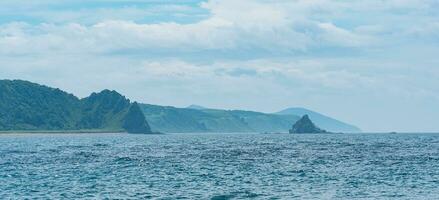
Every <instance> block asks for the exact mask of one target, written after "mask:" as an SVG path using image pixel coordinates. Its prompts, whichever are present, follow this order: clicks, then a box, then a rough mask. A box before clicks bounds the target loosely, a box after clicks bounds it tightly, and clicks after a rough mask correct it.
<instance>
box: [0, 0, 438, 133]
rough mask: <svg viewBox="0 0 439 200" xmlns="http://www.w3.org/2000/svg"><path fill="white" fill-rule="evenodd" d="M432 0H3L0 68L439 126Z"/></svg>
mask: <svg viewBox="0 0 439 200" xmlns="http://www.w3.org/2000/svg"><path fill="white" fill-rule="evenodd" d="M438 10H439V1H437V0H367V1H363V0H350V1H340V0H279V1H275V0H273V1H269V0H239V1H237V0H205V1H199V0H178V1H177V0H105V1H104V0H34V1H25V0H2V1H0V79H25V80H29V81H34V82H37V83H40V84H45V85H49V86H51V87H57V88H61V89H63V90H65V91H68V92H70V93H73V94H75V95H77V96H79V97H86V96H88V95H89V94H90V93H92V92H95V91H100V90H103V89H107V88H108V89H114V90H117V91H119V92H120V93H122V94H124V95H125V96H127V97H129V98H130V99H131V100H135V101H139V102H144V103H150V104H158V105H171V106H177V107H186V106H188V105H190V104H198V105H202V106H205V107H211V108H225V109H244V110H255V111H262V112H276V111H280V110H282V109H285V108H288V107H305V108H308V109H312V110H315V111H318V112H320V113H324V114H327V115H329V116H332V117H334V118H337V119H340V120H342V121H345V122H348V123H351V124H354V125H357V126H359V127H360V128H361V129H363V130H364V131H366V132H369V131H373V132H381V131H404V132H411V131H416V132H420V131H428V132H432V131H436V132H437V131H439V121H438V119H439V12H437V11H438Z"/></svg>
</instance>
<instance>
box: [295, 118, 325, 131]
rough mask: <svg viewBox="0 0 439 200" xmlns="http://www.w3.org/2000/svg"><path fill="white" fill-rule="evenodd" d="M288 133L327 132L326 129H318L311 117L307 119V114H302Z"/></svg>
mask: <svg viewBox="0 0 439 200" xmlns="http://www.w3.org/2000/svg"><path fill="white" fill-rule="evenodd" d="M290 133H299V134H306V133H327V131H325V130H322V129H320V128H319V127H317V126H316V125H315V124H314V123H313V122H312V121H311V119H309V116H308V115H304V116H303V117H302V118H301V119H299V121H297V122H296V123H295V124H294V125H293V128H292V129H291V130H290Z"/></svg>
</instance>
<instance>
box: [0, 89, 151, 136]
mask: <svg viewBox="0 0 439 200" xmlns="http://www.w3.org/2000/svg"><path fill="white" fill-rule="evenodd" d="M138 107H139V105H138V104H132V103H130V101H129V100H128V99H127V98H125V97H124V96H122V95H121V94H119V93H117V92H116V91H110V90H104V91H102V92H100V93H93V94H92V95H90V96H89V97H87V98H84V99H79V98H77V97H75V96H74V95H72V94H68V93H66V92H64V91H61V90H59V89H55V88H50V87H46V86H42V85H38V84H35V83H31V82H28V81H21V80H14V81H10V80H0V131H39V130H45V131H59V130H65V131H73V130H93V131H99V130H100V131H111V132H123V131H127V129H136V130H137V131H136V132H144V133H150V132H151V130H150V129H149V125H148V124H147V122H146V120H145V118H144V116H143V115H140V116H139V115H134V116H135V117H136V118H133V114H132V112H131V113H130V112H129V111H132V110H136V109H137V110H140V108H138ZM127 120H134V121H136V123H134V124H133V123H130V122H127ZM126 124H131V126H133V125H137V126H138V127H130V126H128V128H127V127H125V125H126Z"/></svg>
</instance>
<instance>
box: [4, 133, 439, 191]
mask: <svg viewBox="0 0 439 200" xmlns="http://www.w3.org/2000/svg"><path fill="white" fill-rule="evenodd" d="M0 199H212V200H222V199H422V200H424V199H439V134H334V135H332V134H321V135H320V134H317V135H291V134H257V133H255V134H237V133H230V134H229V133H228V134H166V135H131V134H122V133H119V134H111V133H109V134H3V135H0Z"/></svg>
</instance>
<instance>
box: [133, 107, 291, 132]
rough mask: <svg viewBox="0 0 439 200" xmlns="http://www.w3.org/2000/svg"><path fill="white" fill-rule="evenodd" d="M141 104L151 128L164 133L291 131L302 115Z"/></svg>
mask: <svg viewBox="0 0 439 200" xmlns="http://www.w3.org/2000/svg"><path fill="white" fill-rule="evenodd" d="M140 107H141V108H142V110H143V112H144V114H145V117H146V120H147V121H148V123H149V124H150V125H151V128H152V129H153V130H156V131H160V132H164V133H191V132H192V133H231V132H248V133H255V132H256V133H258V132H259V133H260V132H284V133H287V132H288V130H289V129H290V128H291V124H292V123H294V122H296V121H297V120H298V119H299V118H300V117H299V116H294V115H276V114H267V113H261V112H253V111H243V110H220V109H193V108H176V107H172V106H158V105H150V104H142V105H141V106H140ZM192 107H193V106H192ZM199 107H200V106H195V108H199Z"/></svg>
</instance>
